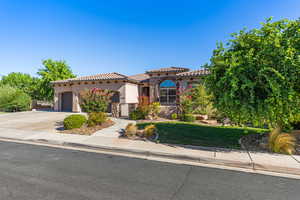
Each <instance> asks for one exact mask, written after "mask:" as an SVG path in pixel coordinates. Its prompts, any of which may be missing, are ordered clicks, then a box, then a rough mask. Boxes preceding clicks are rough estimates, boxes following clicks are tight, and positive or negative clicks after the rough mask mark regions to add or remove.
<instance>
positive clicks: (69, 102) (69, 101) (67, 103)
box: [61, 92, 73, 112]
mask: <svg viewBox="0 0 300 200" xmlns="http://www.w3.org/2000/svg"><path fill="white" fill-rule="evenodd" d="M61 99H62V101H61V110H62V111H64V112H72V107H73V94H72V92H64V93H62V96H61Z"/></svg>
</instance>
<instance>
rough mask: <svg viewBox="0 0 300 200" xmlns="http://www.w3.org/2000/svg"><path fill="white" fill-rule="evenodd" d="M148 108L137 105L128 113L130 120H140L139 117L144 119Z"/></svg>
mask: <svg viewBox="0 0 300 200" xmlns="http://www.w3.org/2000/svg"><path fill="white" fill-rule="evenodd" d="M148 113H149V112H148V109H146V108H145V107H137V109H136V110H134V111H132V112H131V113H129V118H130V119H131V120H140V119H146V116H147V115H148Z"/></svg>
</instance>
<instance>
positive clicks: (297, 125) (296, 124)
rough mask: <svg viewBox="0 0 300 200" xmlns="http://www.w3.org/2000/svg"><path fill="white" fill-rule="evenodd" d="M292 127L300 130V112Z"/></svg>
mask: <svg viewBox="0 0 300 200" xmlns="http://www.w3.org/2000/svg"><path fill="white" fill-rule="evenodd" d="M292 127H293V128H294V129H295V130H300V114H298V115H297V116H296V117H295V120H294V121H293V122H292Z"/></svg>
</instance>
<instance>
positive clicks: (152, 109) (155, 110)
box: [148, 102, 160, 119]
mask: <svg viewBox="0 0 300 200" xmlns="http://www.w3.org/2000/svg"><path fill="white" fill-rule="evenodd" d="M148 110H149V111H148V115H149V117H150V118H152V119H157V118H158V114H159V112H160V103H159V102H153V103H151V104H150V105H149V108H148Z"/></svg>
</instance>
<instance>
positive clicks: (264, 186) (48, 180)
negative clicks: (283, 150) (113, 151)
mask: <svg viewBox="0 0 300 200" xmlns="http://www.w3.org/2000/svg"><path fill="white" fill-rule="evenodd" d="M0 199H1V200H9V199H13V200H19V199H20V200H37V199H42V200H54V199H59V200H89V199H95V200H96V199H97V200H104V199H105V200H106V199H112V200H127V199H128V200H148V199H149V200H150V199H151V200H154V199H157V200H172V199H173V200H200V199H203V200H217V199H222V200H235V199H238V200H241V199H242V200H248V199H255V200H266V199H272V200H273V199H274V200H276V199H278V200H285V199H289V200H293V199H295V200H299V199H300V180H296V179H288V178H281V177H273V176H266V175H258V174H250V173H244V172H237V171H229V170H222V169H214V168H205V167H197V166H188V165H178V164H171V163H164V162H158V161H149V160H143V159H136V158H128V157H121V156H113V155H106V154H98V153H91V152H83V151H75V150H67V149H60V148H53V147H45V146H36V145H29V144H19V143H11V142H0Z"/></svg>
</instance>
